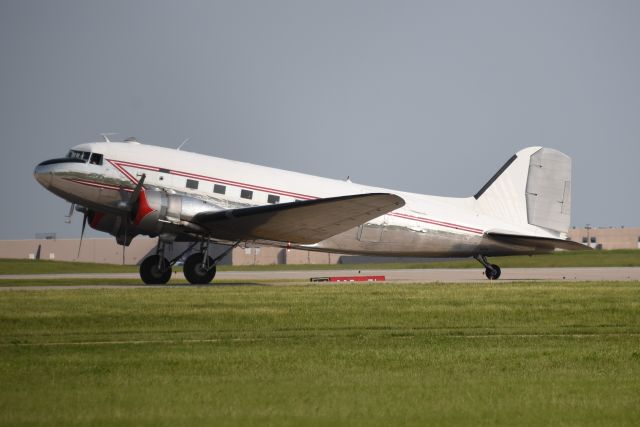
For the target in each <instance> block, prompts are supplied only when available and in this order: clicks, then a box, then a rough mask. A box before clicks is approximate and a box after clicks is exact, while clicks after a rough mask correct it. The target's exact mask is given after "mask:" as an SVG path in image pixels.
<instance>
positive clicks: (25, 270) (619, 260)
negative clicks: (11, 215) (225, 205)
mask: <svg viewBox="0 0 640 427" xmlns="http://www.w3.org/2000/svg"><path fill="white" fill-rule="evenodd" d="M490 260H491V262H492V263H494V264H498V265H500V267H505V268H509V267H640V250H635V249H622V250H611V251H579V252H557V253H553V254H546V255H536V256H511V257H493V258H491V259H490ZM310 268H312V269H314V270H329V269H331V270H334V269H345V270H372V269H376V270H377V269H398V268H480V264H478V262H477V261H475V260H472V259H466V260H451V261H442V262H432V263H407V262H401V263H389V264H314V265H311V266H310V265H308V264H302V265H244V266H226V265H222V266H219V267H218V269H219V271H270V270H308V269H310ZM137 271H138V267H137V266H132V265H112V264H91V263H80V262H62V261H42V260H41V261H31V260H14V259H0V274H55V273H135V272H137Z"/></svg>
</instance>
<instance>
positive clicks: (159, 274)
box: [140, 240, 240, 285]
mask: <svg viewBox="0 0 640 427" xmlns="http://www.w3.org/2000/svg"><path fill="white" fill-rule="evenodd" d="M197 243H198V242H194V243H193V244H191V245H190V246H189V247H188V248H187V249H186V250H185V251H184V252H182V253H181V254H180V255H178V256H177V257H175V258H173V259H172V260H170V261H169V260H167V258H165V256H164V250H165V243H164V242H163V241H159V242H158V248H157V250H156V254H155V255H151V256H150V257H148V258H146V259H145V260H144V261H142V263H141V264H140V278H141V279H142V281H143V282H144V283H146V284H147V285H164V284H165V283H167V282H168V281H169V279H170V278H171V272H172V270H171V267H173V265H174V264H175V263H176V262H177V261H178V260H179V259H180V258H181V257H182V256H183V255H184V254H186V253H187V252H189V251H190V250H191V249H193V247H194V246H195V245H196V244H197ZM238 244H240V242H236V243H235V244H234V245H233V246H230V247H229V248H228V249H226V250H225V251H224V252H223V253H222V254H220V255H218V256H217V257H215V258H211V257H210V256H209V253H208V252H209V241H208V240H203V241H202V242H201V243H200V251H199V252H196V253H194V254H191V255H189V257H187V259H186V261H185V262H184V266H183V272H184V277H185V278H186V279H187V280H188V281H189V283H191V284H193V285H206V284H207V283H210V282H211V281H212V280H213V278H214V277H215V275H216V264H217V263H218V261H220V260H221V259H222V258H224V257H225V256H226V255H227V254H228V253H229V252H231V251H232V250H233V249H234V248H235V247H236V246H238Z"/></svg>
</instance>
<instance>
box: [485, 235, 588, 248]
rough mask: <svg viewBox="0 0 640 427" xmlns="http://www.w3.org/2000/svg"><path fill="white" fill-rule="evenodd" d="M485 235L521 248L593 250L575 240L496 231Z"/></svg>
mask: <svg viewBox="0 0 640 427" xmlns="http://www.w3.org/2000/svg"><path fill="white" fill-rule="evenodd" d="M485 234H486V235H487V236H489V237H490V238H492V239H494V240H497V241H498V242H502V243H510V244H514V245H519V246H529V247H534V248H541V249H565V250H568V251H586V250H590V249H591V248H590V247H589V246H587V245H583V244H582V243H578V242H574V241H573V240H563V239H554V238H552V237H538V236H524V235H520V234H508V233H501V232H495V231H487V232H486V233H485Z"/></svg>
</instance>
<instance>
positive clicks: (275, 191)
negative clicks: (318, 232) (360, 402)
mask: <svg viewBox="0 0 640 427" xmlns="http://www.w3.org/2000/svg"><path fill="white" fill-rule="evenodd" d="M107 160H108V162H109V163H111V164H112V165H113V166H114V167H115V168H117V169H118V170H119V171H120V172H122V173H123V174H124V175H125V176H126V177H127V178H129V179H130V180H131V181H132V182H133V183H134V184H137V182H138V181H137V180H136V179H135V178H134V177H133V175H131V174H130V173H129V172H127V171H126V170H125V169H124V167H123V166H129V167H135V168H140V169H144V170H149V171H155V172H158V171H160V170H162V169H164V168H160V167H157V166H151V165H143V164H140V163H133V162H126V161H122V160H112V159H107ZM164 170H166V171H167V173H168V174H169V175H178V176H183V177H185V178H195V179H200V180H203V181H209V182H213V183H218V184H227V185H234V186H236V187H241V188H246V189H250V190H257V191H264V192H267V193H272V194H277V195H281V196H288V197H293V198H296V199H301V200H316V199H318V198H319V197H315V196H309V195H306V194H299V193H292V192H290V191H285V190H278V189H275V188H269V187H262V186H259V185H253V184H247V183H244V182H238V181H230V180H227V179H222V178H214V177H210V176H205V175H199V174H194V173H190V172H183V171H177V170H173V169H164ZM128 191H132V190H128ZM388 215H390V216H394V217H397V218H403V219H408V220H412V221H418V222H423V223H426V224H432V225H437V226H440V227H445V228H452V229H455V230H460V231H466V232H469V233H475V234H483V233H484V232H483V231H482V230H481V229H478V228H473V227H467V226H464V225H459V224H453V223H450V222H445V221H438V220H435V219H429V218H424V217H417V216H413V215H409V214H404V213H401V212H397V213H389V214H388Z"/></svg>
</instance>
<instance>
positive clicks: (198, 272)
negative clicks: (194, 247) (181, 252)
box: [182, 254, 216, 285]
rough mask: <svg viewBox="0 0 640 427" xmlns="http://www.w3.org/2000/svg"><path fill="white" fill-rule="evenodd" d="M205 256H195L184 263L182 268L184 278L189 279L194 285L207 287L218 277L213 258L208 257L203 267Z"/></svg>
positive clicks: (191, 256)
mask: <svg viewBox="0 0 640 427" xmlns="http://www.w3.org/2000/svg"><path fill="white" fill-rule="evenodd" d="M203 259H204V255H203V254H193V255H190V256H189V258H187V260H186V261H185V262H184V266H183V267H182V269H183V272H184V277H186V278H187V280H188V281H189V283H191V284H192V285H206V284H207V283H209V282H211V281H212V280H213V278H214V277H215V275H216V266H215V264H214V262H213V258H211V257H210V256H207V260H206V261H205V267H204V268H203V266H202V260H203Z"/></svg>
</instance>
